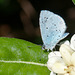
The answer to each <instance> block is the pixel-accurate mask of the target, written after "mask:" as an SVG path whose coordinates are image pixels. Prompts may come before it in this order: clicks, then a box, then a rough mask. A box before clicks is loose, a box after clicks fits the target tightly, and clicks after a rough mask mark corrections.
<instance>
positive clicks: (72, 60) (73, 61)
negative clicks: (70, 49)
mask: <svg viewBox="0 0 75 75" xmlns="http://www.w3.org/2000/svg"><path fill="white" fill-rule="evenodd" d="M71 63H72V64H73V65H74V66H75V52H74V53H73V54H72V57H71Z"/></svg>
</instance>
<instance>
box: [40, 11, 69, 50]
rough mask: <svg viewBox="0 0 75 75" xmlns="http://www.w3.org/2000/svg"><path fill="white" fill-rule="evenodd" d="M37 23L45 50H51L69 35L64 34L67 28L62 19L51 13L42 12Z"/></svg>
mask: <svg viewBox="0 0 75 75" xmlns="http://www.w3.org/2000/svg"><path fill="white" fill-rule="evenodd" d="M39 21H40V30H41V36H42V40H43V43H44V48H45V49H47V50H49V49H50V50H53V48H54V47H55V46H56V44H57V43H58V42H59V41H60V40H62V39H64V38H65V37H66V36H68V35H69V33H65V31H66V28H67V27H66V24H65V22H64V20H63V18H62V17H60V16H59V15H57V14H54V13H53V12H50V11H48V10H42V11H41V13H40V19H39Z"/></svg>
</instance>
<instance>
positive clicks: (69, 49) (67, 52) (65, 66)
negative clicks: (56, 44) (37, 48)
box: [47, 34, 75, 75]
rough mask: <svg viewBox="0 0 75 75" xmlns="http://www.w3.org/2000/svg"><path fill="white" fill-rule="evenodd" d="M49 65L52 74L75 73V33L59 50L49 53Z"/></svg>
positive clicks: (74, 74) (72, 74) (73, 74)
mask: <svg viewBox="0 0 75 75" xmlns="http://www.w3.org/2000/svg"><path fill="white" fill-rule="evenodd" d="M47 67H48V69H49V70H50V71H51V73H50V75H56V74H57V75H75V34H74V35H73V36H72V38H71V40H70V42H69V41H66V42H65V43H64V44H62V45H61V46H60V49H59V51H55V52H51V53H49V55H48V62H47Z"/></svg>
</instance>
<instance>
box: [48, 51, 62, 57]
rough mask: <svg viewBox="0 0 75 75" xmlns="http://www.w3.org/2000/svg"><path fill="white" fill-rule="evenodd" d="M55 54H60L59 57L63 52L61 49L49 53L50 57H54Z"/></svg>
mask: <svg viewBox="0 0 75 75" xmlns="http://www.w3.org/2000/svg"><path fill="white" fill-rule="evenodd" d="M53 56H59V57H61V54H60V52H59V51H54V52H50V53H49V54H48V58H51V57H53Z"/></svg>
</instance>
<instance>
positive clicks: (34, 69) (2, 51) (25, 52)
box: [0, 37, 50, 75]
mask: <svg viewBox="0 0 75 75" xmlns="http://www.w3.org/2000/svg"><path fill="white" fill-rule="evenodd" d="M47 60H48V52H44V51H43V50H42V49H41V46H39V45H35V44H33V43H30V42H28V41H24V40H20V39H15V38H3V37H1V38H0V75H49V74H50V71H49V70H48V68H47V67H46V65H45V64H46V62H47Z"/></svg>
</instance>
